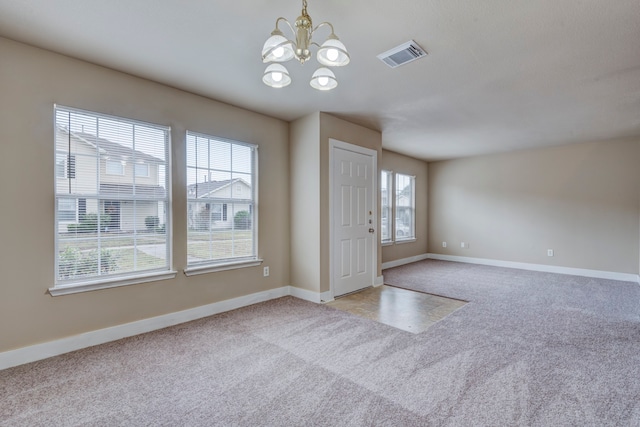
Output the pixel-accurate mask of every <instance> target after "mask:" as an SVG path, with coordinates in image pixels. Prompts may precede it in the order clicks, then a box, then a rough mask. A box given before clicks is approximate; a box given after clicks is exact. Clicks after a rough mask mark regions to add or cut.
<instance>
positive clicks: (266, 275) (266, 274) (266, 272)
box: [263, 267, 269, 277]
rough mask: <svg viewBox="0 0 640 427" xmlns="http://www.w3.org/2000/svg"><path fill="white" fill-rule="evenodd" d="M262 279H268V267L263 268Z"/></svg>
mask: <svg viewBox="0 0 640 427" xmlns="http://www.w3.org/2000/svg"><path fill="white" fill-rule="evenodd" d="M263 274H264V277H268V276H269V267H265V268H264V273H263Z"/></svg>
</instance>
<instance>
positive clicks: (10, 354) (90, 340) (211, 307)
mask: <svg viewBox="0 0 640 427" xmlns="http://www.w3.org/2000/svg"><path fill="white" fill-rule="evenodd" d="M296 289H297V288H296ZM311 293H312V292H311ZM292 294H293V293H292V292H291V287H290V286H283V287H280V288H276V289H271V290H268V291H263V292H257V293H254V294H251V295H245V296H242V297H238V298H233V299H229V300H226V301H220V302H216V303H213V304H208V305H203V306H201V307H195V308H191V309H188V310H183V311H178V312H175V313H169V314H164V315H162V316H157V317H152V318H149V319H143V320H138V321H136V322H131V323H125V324H124V325H118V326H113V327H110V328H104V329H98V330H96V331H91V332H86V333H83V334H79V335H74V336H71V337H67V338H62V339H59V340H55V341H49V342H45V343H42V344H35V345H31V346H28V347H22V348H18V349H16V350H10V351H5V352H2V353H0V370H2V369H6V368H11V367H13V366H18V365H22V364H25V363H30V362H35V361H37V360H42V359H46V358H48V357H52V356H58V355H61V354H64V353H69V352H71V351H75V350H80V349H82V348H86V347H91V346H94V345H98V344H104V343H107V342H110V341H116V340H119V339H122V338H127V337H131V336H134V335H138V334H144V333H146V332H151V331H155V330H158V329H162V328H166V327H168V326H174V325H178V324H180V323H185V322H190V321H192V320H197V319H201V318H203V317H207V316H212V315H214V314H218V313H223V312H225V311H230V310H235V309H237V308H241V307H246V306H248V305H252V304H257V303H260V302H264V301H269V300H272V299H275V298H280V297H284V296H287V295H292ZM294 296H295V295H294ZM318 302H319V301H318Z"/></svg>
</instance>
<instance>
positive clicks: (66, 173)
mask: <svg viewBox="0 0 640 427" xmlns="http://www.w3.org/2000/svg"><path fill="white" fill-rule="evenodd" d="M56 176H57V177H58V178H75V177H76V156H74V155H72V154H68V155H65V154H64V153H57V154H56Z"/></svg>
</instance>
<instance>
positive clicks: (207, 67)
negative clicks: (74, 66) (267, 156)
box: [0, 0, 640, 160]
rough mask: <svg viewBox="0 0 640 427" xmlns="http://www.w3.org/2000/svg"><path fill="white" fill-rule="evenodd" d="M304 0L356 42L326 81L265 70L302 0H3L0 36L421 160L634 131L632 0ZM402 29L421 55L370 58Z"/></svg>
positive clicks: (293, 67)
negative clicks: (272, 41)
mask: <svg viewBox="0 0 640 427" xmlns="http://www.w3.org/2000/svg"><path fill="white" fill-rule="evenodd" d="M308 1H309V8H308V11H309V14H310V15H311V17H312V18H313V19H314V24H318V23H320V22H322V21H330V22H331V23H333V24H334V26H335V30H336V34H337V35H338V36H339V37H340V39H341V40H342V41H343V42H344V43H345V45H346V46H347V48H348V49H349V52H350V54H351V64H349V65H348V66H347V67H343V68H337V69H334V70H335V73H336V76H337V78H338V81H339V83H340V84H339V86H338V88H337V89H335V90H333V91H331V92H326V93H324V92H318V91H316V90H314V89H312V88H311V87H310V86H309V83H308V82H309V78H310V77H311V74H312V73H313V71H314V70H315V68H316V65H317V63H316V61H315V59H314V60H313V61H312V62H311V63H307V64H305V65H304V67H303V66H301V65H300V64H298V63H294V62H290V63H288V64H287V67H288V68H289V71H290V73H291V75H292V78H293V80H294V81H293V83H292V84H291V85H290V86H289V87H287V88H284V89H279V90H277V89H272V88H269V87H267V86H265V85H264V84H263V83H262V81H261V77H262V73H263V70H264V68H265V66H264V65H263V64H262V61H261V58H260V51H261V48H262V44H263V43H264V41H265V40H266V38H267V37H268V36H269V34H270V32H271V30H272V29H273V27H274V24H275V20H276V18H277V17H279V16H284V17H286V18H288V19H289V20H290V21H293V20H295V18H296V17H297V16H298V15H299V14H300V9H301V1H300V0H253V1H244V2H242V1H237V0H236V1H232V0H190V1H185V0H110V1H98V0H55V1H51V0H20V1H17V0H0V35H1V36H4V37H7V38H10V39H14V40H17V41H22V42H25V43H29V44H32V45H35V46H40V47H44V48H46V49H50V50H53V51H56V52H60V53H63V54H66V55H69V56H73V57H77V58H80V59H84V60H86V61H90V62H93V63H96V64H100V65H104V66H107V67H110V68H113V69H117V70H121V71H124V72H127V73H130V74H134V75H138V76H142V77H145V78H148V79H151V80H155V81H158V82H161V83H164V84H167V85H171V86H174V87H177V88H181V89H184V90H187V91H190V92H194V93H198V94H201V95H204V96H208V97H211V98H214V99H217V100H220V101H223V102H227V103H229V104H234V105H237V106H240V107H244V108H247V109H250V110H254V111H258V112H261V113H264V114H267V115H270V116H273V117H277V118H280V119H284V120H288V121H289V120H293V119H296V118H298V117H301V116H303V115H306V114H308V113H311V112H314V111H325V112H329V113H332V114H335V115H337V116H339V117H342V118H345V119H347V120H350V121H353V122H355V123H359V124H363V125H365V126H367V127H370V128H373V129H377V130H380V131H382V133H383V145H384V147H385V148H387V149H390V150H394V151H397V152H400V153H404V154H409V155H412V156H414V157H418V158H423V159H425V160H438V159H445V158H454V157H462V156H470V155H477V154H483V153H493V152H501V151H509V150H517V149H525V148H533V147H543V146H551V145H559V144H567V143H573V142H585V141H594V140H603V139H608V138H617V137H626V136H636V135H640V1H638V0H613V1H606V0H483V1H478V0H399V1H389V0H384V1H383V0H352V1H345V0H308ZM325 30H326V29H321V30H319V32H318V34H319V36H317V37H316V38H317V39H319V41H322V40H323V39H324V37H325ZM410 39H414V40H415V41H416V42H418V43H419V44H420V45H421V46H422V47H423V48H425V49H426V50H427V51H428V52H429V55H428V56H427V57H426V58H424V59H420V60H418V61H415V62H412V63H410V64H407V65H405V66H402V67H399V68H396V69H391V68H388V67H387V66H386V65H385V64H383V63H382V62H381V61H380V60H378V59H377V58H376V55H377V54H379V53H381V52H384V51H386V50H388V49H390V48H392V47H394V46H396V45H398V44H401V43H403V42H406V41H408V40H410ZM0 60H2V59H1V58H0Z"/></svg>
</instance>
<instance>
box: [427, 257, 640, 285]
mask: <svg viewBox="0 0 640 427" xmlns="http://www.w3.org/2000/svg"><path fill="white" fill-rule="evenodd" d="M428 257H429V259H437V260H440V261H454V262H464V263H467V264H481V265H491V266H494V267H506V268H517V269H520V270H531V271H543V272H545V273H558V274H569V275H572V276H583V277H593V278H596V279H609V280H620V281H623V282H635V283H640V275H638V274H630V273H618V272H615V271H602V270H589V269H585V268H573V267H561V266H556V265H545V264H530V263H526V262H514V261H501V260H497V259H485V258H471V257H464V256H456V255H442V254H428Z"/></svg>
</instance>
